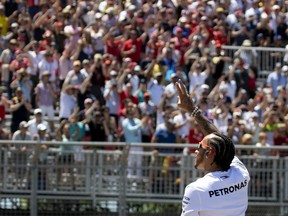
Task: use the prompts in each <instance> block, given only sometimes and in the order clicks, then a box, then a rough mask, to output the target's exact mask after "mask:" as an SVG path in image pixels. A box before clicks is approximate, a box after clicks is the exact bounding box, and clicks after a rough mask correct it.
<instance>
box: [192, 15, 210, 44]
mask: <svg viewBox="0 0 288 216" xmlns="http://www.w3.org/2000/svg"><path fill="white" fill-rule="evenodd" d="M194 35H201V37H202V40H203V41H204V44H205V45H208V44H209V43H210V41H211V40H212V39H213V29H212V28H211V27H210V26H209V22H208V17H207V16H202V17H201V19H200V22H198V25H196V26H194V28H193V29H192V34H190V36H189V37H190V38H193V37H194ZM190 38H189V40H190V41H191V39H190Z"/></svg>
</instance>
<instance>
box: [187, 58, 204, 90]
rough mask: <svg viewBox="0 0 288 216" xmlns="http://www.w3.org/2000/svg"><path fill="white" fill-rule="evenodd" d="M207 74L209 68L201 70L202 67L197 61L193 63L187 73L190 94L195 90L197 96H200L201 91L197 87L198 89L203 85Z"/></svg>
mask: <svg viewBox="0 0 288 216" xmlns="http://www.w3.org/2000/svg"><path fill="white" fill-rule="evenodd" d="M208 74H209V67H206V69H205V70H202V65H201V63H200V61H198V60H196V61H194V63H193V64H192V65H191V68H190V71H189V73H188V77H189V80H190V82H189V92H190V93H192V90H193V89H195V88H196V93H197V95H200V94H201V89H200V88H197V87H200V86H201V85H202V84H204V83H205V80H206V78H207V76H208Z"/></svg>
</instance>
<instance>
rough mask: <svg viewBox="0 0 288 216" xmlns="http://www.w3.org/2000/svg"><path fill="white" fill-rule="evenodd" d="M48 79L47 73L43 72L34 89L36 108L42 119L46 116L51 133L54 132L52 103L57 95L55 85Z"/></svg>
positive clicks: (48, 74)
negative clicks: (39, 111) (39, 110)
mask: <svg viewBox="0 0 288 216" xmlns="http://www.w3.org/2000/svg"><path fill="white" fill-rule="evenodd" d="M49 78H50V73H49V71H44V73H43V76H42V80H41V81H40V82H39V83H38V84H37V86H36V88H35V94H36V98H35V102H36V107H39V108H40V109H41V112H42V114H43V117H44V116H46V115H47V116H48V122H49V126H50V128H51V132H54V116H55V115H54V112H55V110H54V102H55V100H56V98H57V96H58V95H57V88H56V85H55V83H51V82H50V81H49Z"/></svg>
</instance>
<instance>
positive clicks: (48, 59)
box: [38, 50, 58, 82]
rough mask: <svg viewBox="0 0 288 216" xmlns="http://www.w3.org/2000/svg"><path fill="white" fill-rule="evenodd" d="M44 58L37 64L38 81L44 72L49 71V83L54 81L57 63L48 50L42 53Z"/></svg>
mask: <svg viewBox="0 0 288 216" xmlns="http://www.w3.org/2000/svg"><path fill="white" fill-rule="evenodd" d="M43 56H44V58H43V59H42V60H41V61H40V62H39V64H38V67H39V79H40V80H41V79H42V75H43V73H44V71H49V72H50V74H51V76H50V78H49V80H50V81H51V82H55V81H56V73H58V62H57V60H56V59H55V58H54V56H53V52H52V51H50V50H46V51H45V52H44V53H43Z"/></svg>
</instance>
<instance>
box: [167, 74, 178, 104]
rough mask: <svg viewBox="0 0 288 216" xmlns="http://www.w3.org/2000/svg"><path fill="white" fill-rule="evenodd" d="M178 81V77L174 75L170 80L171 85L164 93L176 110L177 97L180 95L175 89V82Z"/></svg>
mask: <svg viewBox="0 0 288 216" xmlns="http://www.w3.org/2000/svg"><path fill="white" fill-rule="evenodd" d="M177 80H178V77H177V75H176V74H175V73H173V74H172V75H171V78H170V84H168V85H167V86H166V87H165V90H164V92H165V93H166V95H167V102H168V103H169V104H171V106H173V107H175V108H176V106H177V95H178V94H177V91H176V87H175V82H176V81H177Z"/></svg>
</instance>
